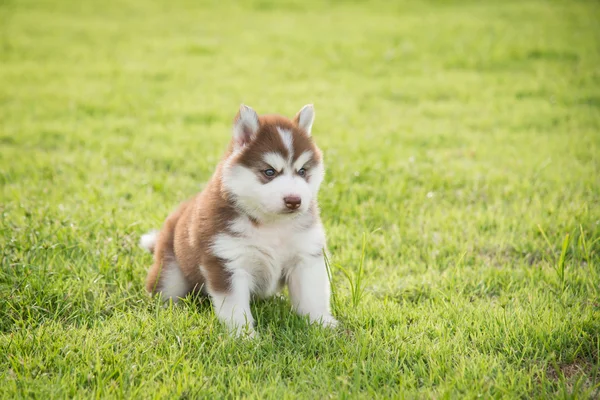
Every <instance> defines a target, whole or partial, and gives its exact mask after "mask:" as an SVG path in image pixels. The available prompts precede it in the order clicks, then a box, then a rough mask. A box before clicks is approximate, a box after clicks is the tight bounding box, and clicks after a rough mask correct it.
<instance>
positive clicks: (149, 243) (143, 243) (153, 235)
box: [140, 231, 158, 253]
mask: <svg viewBox="0 0 600 400" xmlns="http://www.w3.org/2000/svg"><path fill="white" fill-rule="evenodd" d="M157 239H158V231H150V232H148V233H146V234H144V235H142V237H141V238H140V247H142V248H143V249H145V250H147V251H148V252H149V253H153V252H154V247H155V246H156V240H157Z"/></svg>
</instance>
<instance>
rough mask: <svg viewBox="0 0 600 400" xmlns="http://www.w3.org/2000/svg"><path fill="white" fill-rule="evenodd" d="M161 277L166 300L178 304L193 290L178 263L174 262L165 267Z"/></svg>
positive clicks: (161, 289)
mask: <svg viewBox="0 0 600 400" xmlns="http://www.w3.org/2000/svg"><path fill="white" fill-rule="evenodd" d="M161 275H162V279H161V287H160V291H161V293H162V296H163V299H164V300H169V299H171V300H173V302H174V303H176V302H177V301H178V300H179V299H180V298H181V297H183V296H185V295H186V294H188V292H189V291H190V290H191V287H190V283H189V282H188V281H187V280H186V279H185V277H184V276H183V272H181V269H180V268H179V265H177V263H175V262H172V263H169V264H167V265H165V266H164V268H163V269H162V271H161Z"/></svg>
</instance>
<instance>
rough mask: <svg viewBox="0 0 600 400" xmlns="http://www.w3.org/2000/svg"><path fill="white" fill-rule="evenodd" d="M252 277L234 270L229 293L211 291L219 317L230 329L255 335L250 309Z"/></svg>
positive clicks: (234, 331) (233, 331) (235, 332)
mask: <svg viewBox="0 0 600 400" xmlns="http://www.w3.org/2000/svg"><path fill="white" fill-rule="evenodd" d="M250 284H251V278H250V277H249V276H248V275H247V274H246V273H244V271H241V270H238V271H234V272H233V274H232V275H231V281H230V285H231V290H230V291H229V293H226V294H224V293H211V297H212V301H213V307H214V308H215V312H216V314H217V317H219V319H220V320H221V321H222V322H223V323H224V324H225V325H226V326H227V327H228V328H229V330H230V331H231V332H232V333H234V334H236V335H238V336H239V335H241V334H243V333H247V334H248V335H249V336H251V337H252V336H254V335H255V333H254V318H253V317H252V312H251V311H250Z"/></svg>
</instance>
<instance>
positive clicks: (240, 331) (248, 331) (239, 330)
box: [230, 325, 258, 339]
mask: <svg viewBox="0 0 600 400" xmlns="http://www.w3.org/2000/svg"><path fill="white" fill-rule="evenodd" d="M230 333H231V335H232V336H235V337H236V338H239V339H255V338H258V333H256V331H255V330H254V327H252V326H251V325H244V326H236V327H235V328H233V329H231V330H230Z"/></svg>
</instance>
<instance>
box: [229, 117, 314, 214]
mask: <svg viewBox="0 0 600 400" xmlns="http://www.w3.org/2000/svg"><path fill="white" fill-rule="evenodd" d="M313 121H314V109H313V107H312V105H308V106H305V107H304V108H302V110H300V112H298V114H297V115H296V117H295V118H294V119H293V120H289V119H287V118H284V117H280V116H275V115H266V116H261V117H258V115H257V114H256V112H254V110H252V109H251V108H250V107H247V106H242V107H241V108H240V112H239V113H238V115H237V117H236V119H235V122H234V127H233V139H232V149H233V151H232V154H231V155H230V156H229V158H228V159H227V161H226V163H225V167H224V169H223V184H224V186H225V188H226V190H227V192H228V193H229V194H230V195H232V198H233V199H234V201H235V202H236V204H237V205H238V206H239V207H241V208H242V209H243V210H244V211H245V212H247V213H248V214H250V215H251V216H252V217H254V218H257V219H258V220H263V219H268V220H272V219H276V218H287V217H290V216H297V215H300V214H302V213H305V212H307V211H308V210H309V207H310V206H311V204H312V203H313V201H314V200H315V199H316V197H317V193H318V191H319V186H320V185H321V182H322V181H323V175H324V167H323V161H322V156H321V152H320V151H319V149H318V148H317V146H316V145H315V143H314V141H313V139H312V137H311V128H312V124H313Z"/></svg>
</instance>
